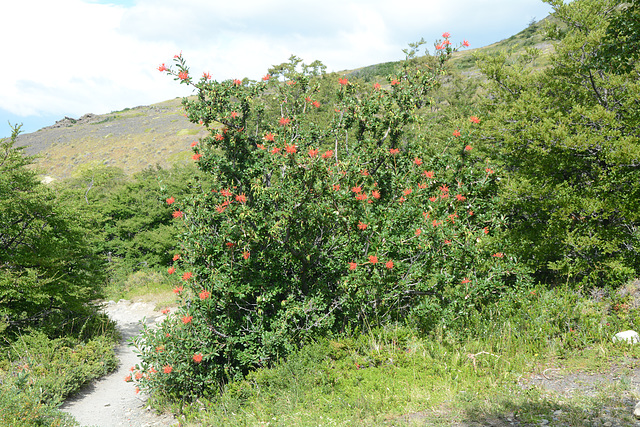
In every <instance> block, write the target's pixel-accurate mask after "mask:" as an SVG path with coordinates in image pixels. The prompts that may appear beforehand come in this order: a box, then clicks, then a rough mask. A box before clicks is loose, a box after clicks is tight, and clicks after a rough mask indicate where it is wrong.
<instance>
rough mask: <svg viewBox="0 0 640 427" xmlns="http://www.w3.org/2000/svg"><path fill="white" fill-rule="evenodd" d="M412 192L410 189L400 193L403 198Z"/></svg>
mask: <svg viewBox="0 0 640 427" xmlns="http://www.w3.org/2000/svg"><path fill="white" fill-rule="evenodd" d="M412 192H413V189H411V188H407V189H405V190H404V191H403V192H402V193H403V194H404V195H405V196H408V195H409V194H411V193H412Z"/></svg>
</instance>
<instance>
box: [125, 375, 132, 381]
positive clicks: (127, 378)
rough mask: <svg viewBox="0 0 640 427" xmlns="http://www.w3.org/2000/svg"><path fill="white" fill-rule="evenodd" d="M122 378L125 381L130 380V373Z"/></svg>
mask: <svg viewBox="0 0 640 427" xmlns="http://www.w3.org/2000/svg"><path fill="white" fill-rule="evenodd" d="M124 380H125V381H126V382H131V381H132V379H131V375H127V376H126V377H124Z"/></svg>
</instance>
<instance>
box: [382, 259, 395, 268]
mask: <svg viewBox="0 0 640 427" xmlns="http://www.w3.org/2000/svg"><path fill="white" fill-rule="evenodd" d="M384 266H385V267H387V268H388V269H389V270H391V269H392V268H393V261H391V260H389V261H387V263H386V264H385V265H384Z"/></svg>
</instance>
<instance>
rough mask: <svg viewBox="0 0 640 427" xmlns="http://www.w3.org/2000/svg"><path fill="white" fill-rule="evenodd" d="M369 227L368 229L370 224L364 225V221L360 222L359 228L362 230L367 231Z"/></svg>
mask: <svg viewBox="0 0 640 427" xmlns="http://www.w3.org/2000/svg"><path fill="white" fill-rule="evenodd" d="M367 227H368V224H365V223H364V222H362V221H360V222H358V228H359V229H360V230H364V229H366V228H367Z"/></svg>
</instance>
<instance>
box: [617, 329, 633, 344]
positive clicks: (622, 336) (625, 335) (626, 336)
mask: <svg viewBox="0 0 640 427" xmlns="http://www.w3.org/2000/svg"><path fill="white" fill-rule="evenodd" d="M616 341H626V342H628V343H629V344H635V343H637V342H640V336H639V335H638V333H637V332H636V331H632V330H629V331H622V332H618V333H617V334H615V335H614V337H613V342H616Z"/></svg>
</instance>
